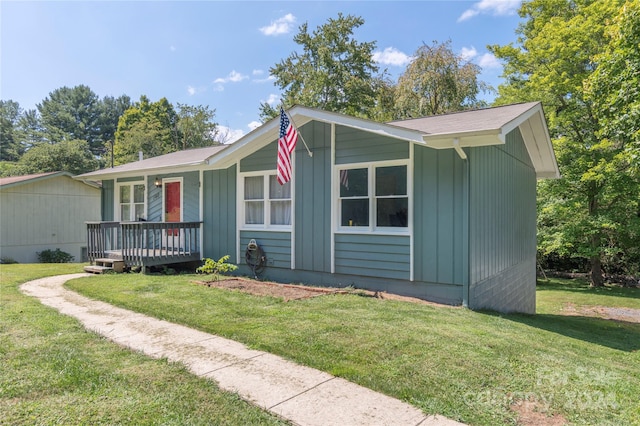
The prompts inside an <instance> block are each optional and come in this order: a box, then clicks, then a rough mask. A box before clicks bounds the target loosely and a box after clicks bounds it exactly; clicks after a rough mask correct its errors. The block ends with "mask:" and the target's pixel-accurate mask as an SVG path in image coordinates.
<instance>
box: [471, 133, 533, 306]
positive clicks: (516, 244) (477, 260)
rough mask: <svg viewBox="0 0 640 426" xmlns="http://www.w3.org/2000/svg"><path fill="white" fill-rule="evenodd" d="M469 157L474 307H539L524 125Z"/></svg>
mask: <svg viewBox="0 0 640 426" xmlns="http://www.w3.org/2000/svg"><path fill="white" fill-rule="evenodd" d="M469 161H470V168H471V171H470V174H471V179H470V185H471V190H470V215H469V216H470V223H469V233H470V254H469V258H470V286H469V307H470V308H472V309H484V308H486V309H495V310H499V311H503V312H504V311H518V312H525V313H535V285H536V271H535V268H536V174H535V170H534V168H533V166H532V164H531V161H530V159H529V156H528V154H527V152H526V149H525V147H524V142H523V140H522V136H521V134H520V131H519V130H518V129H515V130H514V131H512V132H510V133H509V134H508V135H507V137H506V143H505V145H502V146H487V147H479V148H474V149H473V150H471V152H470V155H469Z"/></svg>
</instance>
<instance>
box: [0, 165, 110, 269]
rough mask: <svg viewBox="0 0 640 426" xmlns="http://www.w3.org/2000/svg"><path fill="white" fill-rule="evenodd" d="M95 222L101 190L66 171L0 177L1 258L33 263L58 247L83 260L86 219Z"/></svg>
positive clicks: (85, 240) (97, 216) (85, 248)
mask: <svg viewBox="0 0 640 426" xmlns="http://www.w3.org/2000/svg"><path fill="white" fill-rule="evenodd" d="M91 220H100V187H99V186H98V185H96V184H95V183H85V182H79V181H77V180H75V179H73V177H72V175H71V174H70V173H67V172H51V173H39V174H33V175H26V176H13V177H4V178H0V258H2V259H5V260H9V259H11V260H14V261H17V262H20V263H34V262H37V261H38V252H42V251H44V250H55V249H60V250H62V251H63V252H66V253H68V254H70V255H72V256H73V257H74V260H75V261H77V262H80V261H86V260H87V259H88V257H87V228H86V226H85V224H84V222H86V221H91Z"/></svg>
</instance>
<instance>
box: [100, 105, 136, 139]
mask: <svg viewBox="0 0 640 426" xmlns="http://www.w3.org/2000/svg"><path fill="white" fill-rule="evenodd" d="M129 108H131V98H129V96H127V95H122V96H119V97H117V98H114V97H113V96H105V97H104V98H102V101H101V102H100V115H99V116H98V128H99V129H100V141H101V142H102V143H103V144H104V145H105V147H106V146H109V145H108V144H110V143H111V142H113V141H114V140H115V137H116V131H117V130H118V120H119V119H120V116H122V115H123V114H124V113H125V111H126V110H128V109H129ZM103 149H105V151H106V148H103Z"/></svg>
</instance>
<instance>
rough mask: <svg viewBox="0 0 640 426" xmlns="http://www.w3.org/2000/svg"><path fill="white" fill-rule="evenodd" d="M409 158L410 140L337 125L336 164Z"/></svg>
mask: <svg viewBox="0 0 640 426" xmlns="http://www.w3.org/2000/svg"><path fill="white" fill-rule="evenodd" d="M406 158H409V142H406V141H400V140H397V139H393V138H390V137H387V136H382V135H376V134H374V133H368V132H365V131H362V130H358V129H352V128H350V127H344V126H336V164H348V163H362V162H373V161H387V160H400V159H406Z"/></svg>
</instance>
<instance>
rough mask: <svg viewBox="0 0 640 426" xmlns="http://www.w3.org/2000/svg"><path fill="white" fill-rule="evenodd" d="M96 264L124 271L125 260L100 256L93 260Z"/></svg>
mask: <svg viewBox="0 0 640 426" xmlns="http://www.w3.org/2000/svg"><path fill="white" fill-rule="evenodd" d="M93 263H95V266H103V267H108V268H111V269H113V270H114V271H115V272H123V271H124V260H121V259H111V258H104V257H103V258H100V259H95V260H94V261H93Z"/></svg>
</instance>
